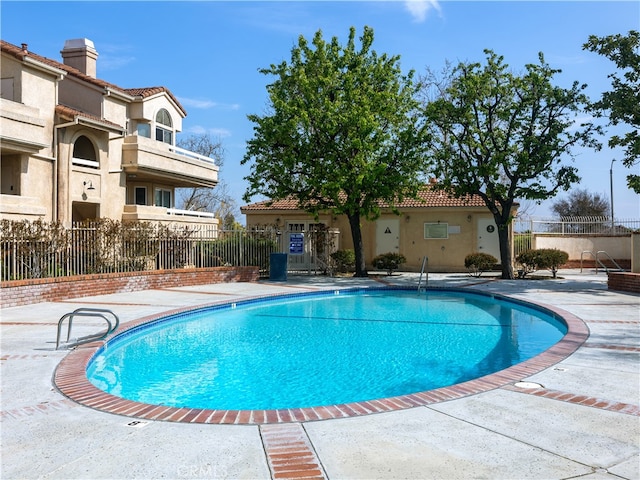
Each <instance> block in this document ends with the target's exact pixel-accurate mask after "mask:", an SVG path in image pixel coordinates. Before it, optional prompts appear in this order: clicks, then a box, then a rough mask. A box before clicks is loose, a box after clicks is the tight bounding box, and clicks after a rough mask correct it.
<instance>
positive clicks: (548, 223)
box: [513, 216, 640, 258]
mask: <svg viewBox="0 0 640 480" xmlns="http://www.w3.org/2000/svg"><path fill="white" fill-rule="evenodd" d="M513 227H514V228H513V231H514V236H513V257H514V258H515V257H516V256H518V254H520V253H522V252H524V251H526V250H529V249H530V248H532V247H533V244H534V238H535V237H536V236H540V235H544V236H557V237H605V236H606V237H623V236H627V235H629V234H631V233H632V232H634V231H638V230H640V219H618V218H616V219H614V220H613V221H612V220H611V217H597V216H592V217H562V218H555V219H545V218H528V219H518V220H516V221H514V225H513Z"/></svg>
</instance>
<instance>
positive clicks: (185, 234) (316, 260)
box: [0, 219, 337, 281]
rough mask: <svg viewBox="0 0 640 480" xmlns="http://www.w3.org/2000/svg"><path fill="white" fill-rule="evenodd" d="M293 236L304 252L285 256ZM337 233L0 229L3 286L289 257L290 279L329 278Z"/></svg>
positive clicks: (264, 271) (8, 225)
mask: <svg viewBox="0 0 640 480" xmlns="http://www.w3.org/2000/svg"><path fill="white" fill-rule="evenodd" d="M290 233H295V235H298V236H301V237H302V238H303V240H304V241H303V243H302V244H301V248H302V250H301V251H300V252H298V251H290V247H289V241H290V236H289V234H290ZM336 236H337V233H336V232H335V231H329V230H327V229H320V228H316V229H312V230H310V231H308V232H288V231H280V230H279V229H277V228H275V227H271V226H265V227H257V228H253V229H251V230H218V229H217V226H209V225H206V226H201V227H184V226H183V227H180V226H168V225H161V224H155V223H151V222H118V221H113V220H108V219H103V220H99V221H94V222H82V223H74V224H73V225H72V226H71V227H70V228H65V227H63V226H62V225H61V224H59V223H55V222H53V223H48V222H41V221H36V222H28V221H9V220H2V221H1V222H0V253H2V263H1V265H0V280H1V281H8V280H25V279H32V278H47V277H64V276H71V275H87V274H94V273H111V272H135V271H145V270H164V269H176V268H190V267H197V268H199V267H219V266H257V267H258V268H259V270H260V274H261V275H262V276H266V275H268V273H269V261H270V254H271V253H274V252H287V253H289V254H290V255H289V265H288V269H289V271H300V272H303V271H304V272H307V273H317V272H319V271H322V272H328V271H330V270H331V266H330V262H331V259H330V253H331V252H333V251H334V250H335V243H336Z"/></svg>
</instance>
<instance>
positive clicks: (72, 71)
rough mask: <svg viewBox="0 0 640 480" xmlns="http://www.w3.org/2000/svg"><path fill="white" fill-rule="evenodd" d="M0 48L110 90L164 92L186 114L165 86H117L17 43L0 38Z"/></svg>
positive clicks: (18, 56)
mask: <svg viewBox="0 0 640 480" xmlns="http://www.w3.org/2000/svg"><path fill="white" fill-rule="evenodd" d="M0 50H1V51H2V52H5V53H7V54H9V55H12V56H13V57H15V58H17V59H18V60H24V59H25V58H26V57H29V58H31V59H33V60H36V61H38V62H40V63H43V64H45V65H48V66H50V67H54V68H58V69H60V70H63V71H65V72H67V74H69V75H73V76H74V77H77V78H79V79H80V80H82V81H84V82H87V83H91V84H93V85H97V86H99V87H102V88H109V89H111V90H117V91H119V92H121V93H124V94H127V95H131V96H141V97H142V98H145V97H148V96H150V95H154V94H156V93H162V92H164V93H166V94H167V95H169V96H170V97H171V99H172V100H173V101H174V102H175V103H176V105H177V106H178V108H179V109H180V110H181V111H182V113H184V114H185V115H186V114H187V112H186V110H185V109H184V107H183V106H182V105H181V104H180V102H179V101H178V99H177V98H176V97H175V96H174V95H173V94H172V93H171V91H170V90H169V89H168V88H166V87H146V88H123V87H119V86H118V85H115V84H113V83H109V82H106V81H104V80H101V79H99V78H95V77H91V76H89V75H86V74H84V73H82V72H81V71H80V70H78V69H77V68H73V67H70V66H69V65H65V64H64V63H62V62H59V61H57V60H53V59H51V58H47V57H43V56H42V55H38V54H36V53H33V52H29V51H28V50H26V49H23V48H22V47H18V46H17V45H13V44H12V43H9V42H7V41H5V40H0ZM132 92H140V93H132Z"/></svg>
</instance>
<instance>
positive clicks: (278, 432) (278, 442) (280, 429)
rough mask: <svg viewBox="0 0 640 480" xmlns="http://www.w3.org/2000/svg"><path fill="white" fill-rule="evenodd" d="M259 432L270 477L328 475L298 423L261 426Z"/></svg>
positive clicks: (317, 476) (291, 477)
mask: <svg viewBox="0 0 640 480" xmlns="http://www.w3.org/2000/svg"><path fill="white" fill-rule="evenodd" d="M260 433H261V436H262V443H263V445H264V450H265V452H266V454H267V460H268V461H269V468H270V469H271V478H273V479H279V478H286V479H288V480H291V479H304V480H310V479H327V478H328V477H327V475H326V474H325V472H324V470H323V468H322V466H321V465H320V460H319V459H318V456H317V455H316V452H315V451H314V449H313V446H312V445H311V441H310V440H309V437H308V436H307V432H306V431H305V429H304V428H302V425H301V424H299V423H286V424H268V425H260Z"/></svg>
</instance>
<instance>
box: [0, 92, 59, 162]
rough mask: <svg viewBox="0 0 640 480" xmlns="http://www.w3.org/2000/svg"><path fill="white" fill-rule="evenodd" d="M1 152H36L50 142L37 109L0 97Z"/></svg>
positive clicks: (44, 124) (44, 123)
mask: <svg viewBox="0 0 640 480" xmlns="http://www.w3.org/2000/svg"><path fill="white" fill-rule="evenodd" d="M0 132H2V134H1V135H0V138H1V140H2V151H3V153H37V152H39V151H40V150H42V149H43V148H45V147H47V146H48V145H49V144H50V143H51V139H50V138H49V137H48V135H47V129H46V122H45V120H44V119H43V118H42V113H41V112H40V110H39V109H37V108H34V107H28V106H26V105H23V104H22V103H18V102H12V101H11V100H6V99H3V98H2V99H0Z"/></svg>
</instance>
